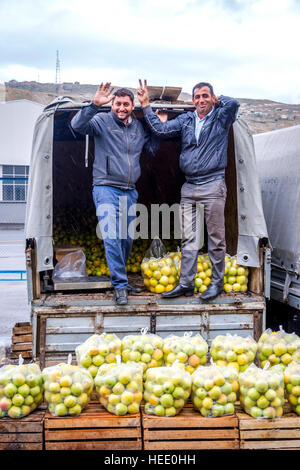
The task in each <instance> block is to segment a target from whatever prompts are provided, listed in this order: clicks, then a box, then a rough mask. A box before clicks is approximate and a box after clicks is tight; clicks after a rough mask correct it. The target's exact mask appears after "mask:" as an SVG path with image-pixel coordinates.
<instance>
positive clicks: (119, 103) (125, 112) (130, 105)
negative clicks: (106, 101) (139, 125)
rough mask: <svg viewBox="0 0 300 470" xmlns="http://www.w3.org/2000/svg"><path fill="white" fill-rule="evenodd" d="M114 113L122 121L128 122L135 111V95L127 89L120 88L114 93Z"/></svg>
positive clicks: (112, 106) (112, 105)
mask: <svg viewBox="0 0 300 470" xmlns="http://www.w3.org/2000/svg"><path fill="white" fill-rule="evenodd" d="M113 96H114V98H113V100H112V104H111V108H112V111H113V112H114V114H115V115H116V116H117V117H118V118H119V119H121V120H122V121H127V119H128V118H129V116H130V114H131V113H132V111H133V110H134V95H133V93H132V92H131V91H130V90H128V89H127V88H120V89H119V90H117V91H115V92H114V93H113Z"/></svg>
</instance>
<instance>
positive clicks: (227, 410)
mask: <svg viewBox="0 0 300 470" xmlns="http://www.w3.org/2000/svg"><path fill="white" fill-rule="evenodd" d="M233 413H234V405H233V403H227V404H226V405H224V414H226V415H231V414H233Z"/></svg>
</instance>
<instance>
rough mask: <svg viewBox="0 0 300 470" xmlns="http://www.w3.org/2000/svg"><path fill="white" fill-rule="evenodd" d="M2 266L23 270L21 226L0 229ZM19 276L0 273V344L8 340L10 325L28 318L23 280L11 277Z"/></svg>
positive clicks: (24, 281) (22, 235) (23, 248)
mask: <svg viewBox="0 0 300 470" xmlns="http://www.w3.org/2000/svg"><path fill="white" fill-rule="evenodd" d="M4 270H26V268H25V246H24V230H23V229H13V230H11V229H9V228H3V227H1V229H0V271H4ZM8 278H9V279H10V280H8V281H4V280H2V279H8ZM19 278H20V274H18V273H15V274H12V273H11V274H10V273H0V319H1V321H0V345H1V343H2V344H3V343H4V345H5V347H6V348H8V347H9V346H10V344H11V334H12V328H13V326H14V325H15V324H16V323H17V322H27V321H30V306H29V304H28V300H27V283H26V280H22V281H16V280H13V279H19ZM25 279H26V275H25Z"/></svg>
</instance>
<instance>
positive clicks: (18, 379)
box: [12, 373, 26, 387]
mask: <svg viewBox="0 0 300 470" xmlns="http://www.w3.org/2000/svg"><path fill="white" fill-rule="evenodd" d="M12 381H13V383H14V385H16V387H20V386H21V385H23V384H24V383H25V382H26V379H25V377H24V375H23V374H20V373H16V374H14V375H13V376H12Z"/></svg>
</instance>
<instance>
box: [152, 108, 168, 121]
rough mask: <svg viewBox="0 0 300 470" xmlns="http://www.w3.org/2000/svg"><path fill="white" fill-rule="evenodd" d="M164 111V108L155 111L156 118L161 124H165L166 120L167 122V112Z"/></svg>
mask: <svg viewBox="0 0 300 470" xmlns="http://www.w3.org/2000/svg"><path fill="white" fill-rule="evenodd" d="M165 110H166V108H162V109H161V110H160V109H157V110H156V111H155V114H156V116H158V117H159V119H160V120H161V122H167V120H168V113H167V111H165Z"/></svg>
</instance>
